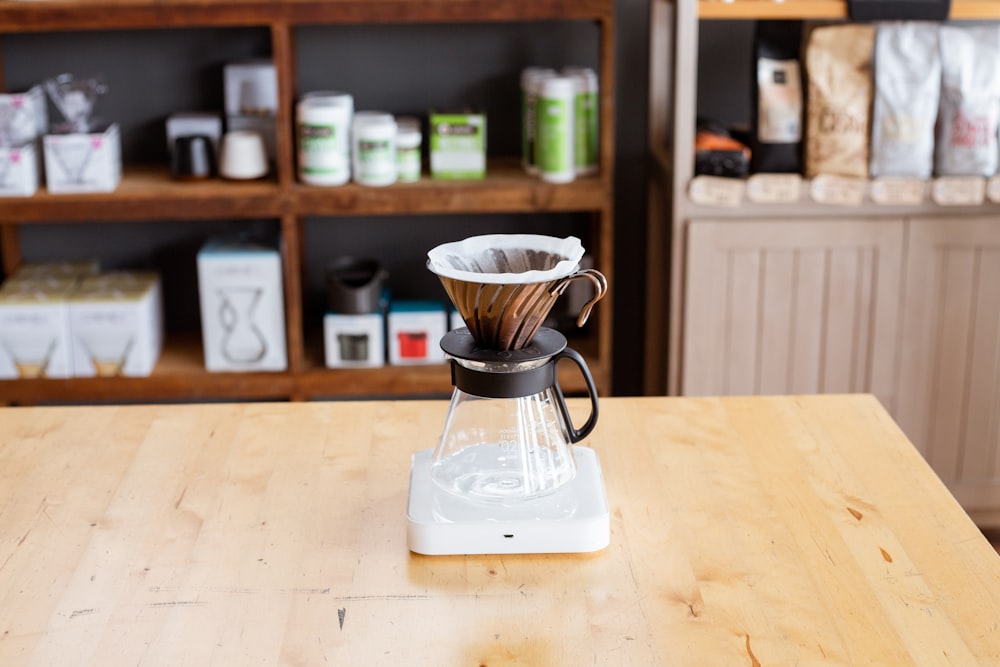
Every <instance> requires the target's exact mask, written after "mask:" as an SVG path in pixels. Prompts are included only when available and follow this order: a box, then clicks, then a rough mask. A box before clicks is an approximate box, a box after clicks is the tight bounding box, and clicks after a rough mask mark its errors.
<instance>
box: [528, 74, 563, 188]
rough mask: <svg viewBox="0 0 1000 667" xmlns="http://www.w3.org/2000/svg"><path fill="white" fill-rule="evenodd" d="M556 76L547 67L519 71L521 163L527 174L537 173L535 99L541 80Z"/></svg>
mask: <svg viewBox="0 0 1000 667" xmlns="http://www.w3.org/2000/svg"><path fill="white" fill-rule="evenodd" d="M553 76H556V71H555V70H554V69H550V68H548V67H526V68H525V69H523V70H522V71H521V164H522V165H523V166H524V169H525V171H527V172H528V173H529V174H538V162H537V160H536V158H535V100H536V99H537V98H538V90H539V84H540V82H541V81H543V80H545V79H547V78H549V77H553Z"/></svg>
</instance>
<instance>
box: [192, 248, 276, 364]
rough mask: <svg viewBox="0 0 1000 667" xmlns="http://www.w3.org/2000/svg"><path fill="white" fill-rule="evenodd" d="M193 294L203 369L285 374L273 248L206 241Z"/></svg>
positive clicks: (200, 255)
mask: <svg viewBox="0 0 1000 667" xmlns="http://www.w3.org/2000/svg"><path fill="white" fill-rule="evenodd" d="M198 295H199V299H200V301H201V331H202V343H203V345H204V348H205V367H206V368H207V369H208V370H210V371H282V370H285V368H286V367H287V366H288V356H287V352H286V350H285V305H284V304H285V300H284V295H283V293H282V277H281V255H280V254H279V253H278V250H277V249H276V248H274V247H271V246H267V245H263V244H258V243H253V242H249V241H239V240H234V241H227V240H222V239H215V240H211V241H209V242H208V243H206V244H205V245H204V246H203V247H202V249H201V250H200V251H199V252H198Z"/></svg>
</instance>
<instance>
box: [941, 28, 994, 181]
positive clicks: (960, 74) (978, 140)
mask: <svg viewBox="0 0 1000 667" xmlns="http://www.w3.org/2000/svg"><path fill="white" fill-rule="evenodd" d="M940 45H941V68H942V69H941V111H940V116H939V118H938V137H937V139H938V141H937V150H936V151H935V170H936V171H937V173H938V175H941V176H977V175H978V176H992V175H993V174H994V172H996V170H997V124H998V122H1000V66H998V64H1000V63H998V59H1000V28H998V26H996V25H989V26H987V25H982V26H961V27H960V26H951V25H945V26H941V28H940Z"/></svg>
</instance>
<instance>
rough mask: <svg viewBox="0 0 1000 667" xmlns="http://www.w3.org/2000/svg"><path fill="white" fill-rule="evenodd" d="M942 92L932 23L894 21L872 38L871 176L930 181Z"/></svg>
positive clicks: (939, 60)
mask: <svg viewBox="0 0 1000 667" xmlns="http://www.w3.org/2000/svg"><path fill="white" fill-rule="evenodd" d="M940 90H941V55H940V51H939V49H938V26H937V24H936V23H930V22H919V21H894V22H891V23H883V24H880V25H879V26H878V32H877V35H876V38H875V104H874V106H873V108H872V141H871V175H872V176H873V177H874V176H913V177H917V178H929V177H930V175H931V173H932V171H933V168H934V122H935V121H936V120H937V113H938V100H939V98H940V95H939V93H940Z"/></svg>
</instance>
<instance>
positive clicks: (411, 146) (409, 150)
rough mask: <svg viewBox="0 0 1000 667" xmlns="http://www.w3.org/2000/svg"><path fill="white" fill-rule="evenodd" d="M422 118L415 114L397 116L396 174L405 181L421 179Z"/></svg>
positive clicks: (410, 181)
mask: <svg viewBox="0 0 1000 667" xmlns="http://www.w3.org/2000/svg"><path fill="white" fill-rule="evenodd" d="M422 140H423V135H422V134H421V132H420V120H419V119H418V118H415V117H413V116H400V117H398V118H396V176H397V178H398V179H399V180H400V181H402V182H405V183H412V182H414V181H419V180H420V170H421V164H422V162H421V153H420V144H421V142H422Z"/></svg>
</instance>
